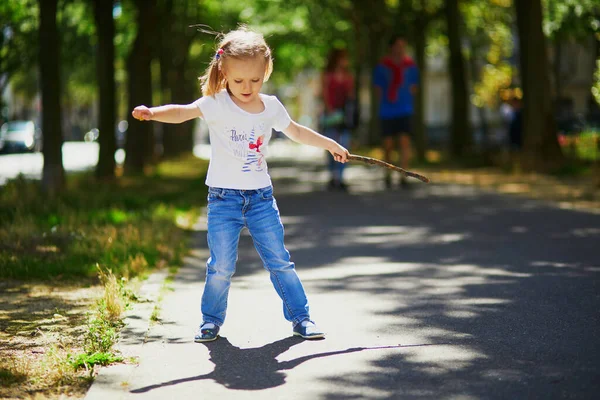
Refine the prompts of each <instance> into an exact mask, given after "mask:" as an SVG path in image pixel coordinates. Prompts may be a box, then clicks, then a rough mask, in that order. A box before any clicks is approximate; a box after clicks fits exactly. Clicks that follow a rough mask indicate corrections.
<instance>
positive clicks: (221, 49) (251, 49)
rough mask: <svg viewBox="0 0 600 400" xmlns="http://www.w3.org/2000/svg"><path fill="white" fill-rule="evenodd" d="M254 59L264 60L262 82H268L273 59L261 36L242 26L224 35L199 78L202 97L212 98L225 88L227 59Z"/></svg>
mask: <svg viewBox="0 0 600 400" xmlns="http://www.w3.org/2000/svg"><path fill="white" fill-rule="evenodd" d="M254 57H263V58H264V60H265V63H266V66H265V77H264V82H266V81H268V80H269V77H270V76H271V72H273V57H272V56H271V49H270V48H269V46H268V45H267V42H265V38H264V37H263V35H261V34H260V33H257V32H254V31H251V30H250V29H248V28H247V27H244V26H242V27H240V28H239V29H236V30H235V31H231V32H229V33H227V34H226V35H224V36H223V39H221V41H220V42H219V45H218V47H217V50H216V51H215V55H214V56H213V59H212V60H211V62H210V64H209V65H208V68H207V69H206V72H205V73H204V75H203V76H201V77H200V78H199V79H200V82H201V84H202V95H204V96H214V95H215V94H217V93H218V92H220V91H221V90H223V89H225V88H226V87H227V81H226V80H225V75H224V74H223V67H224V63H225V62H226V60H227V59H228V58H237V59H244V58H254Z"/></svg>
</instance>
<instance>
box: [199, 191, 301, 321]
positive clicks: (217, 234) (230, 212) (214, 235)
mask: <svg viewBox="0 0 600 400" xmlns="http://www.w3.org/2000/svg"><path fill="white" fill-rule="evenodd" d="M244 227H246V228H248V231H249V232H250V235H251V236H252V240H253V241H254V247H255V248H256V250H257V251H258V254H259V255H260V258H261V259H262V261H263V264H264V267H265V269H266V270H267V271H269V273H270V275H271V282H272V283H273V286H274V287H275V290H276V291H277V294H278V295H279V297H280V298H281V300H282V301H283V315H284V316H285V319H287V320H288V321H290V322H292V323H293V324H294V325H296V324H298V323H300V322H302V321H303V320H305V319H309V313H308V300H307V299H306V294H305V293H304V288H303V287H302V283H301V282H300V278H298V274H296V269H295V268H294V263H293V262H291V261H290V253H289V252H288V251H287V249H286V248H285V246H284V244H283V224H282V223H281V218H280V217H279V209H278V208H277V202H276V201H275V198H274V197H273V188H272V187H266V188H262V189H257V190H234V189H221V188H214V187H211V188H209V190H208V247H209V250H210V258H209V259H208V262H207V263H206V267H207V268H206V284H205V286H204V294H203V295H202V317H203V320H204V322H212V323H213V324H215V325H218V326H221V325H223V323H224V322H225V313H226V311H227V297H228V294H229V287H230V285H231V277H232V276H233V274H234V273H235V264H236V261H237V258H238V257H237V255H238V243H239V239H240V233H241V231H242V229H243V228H244Z"/></svg>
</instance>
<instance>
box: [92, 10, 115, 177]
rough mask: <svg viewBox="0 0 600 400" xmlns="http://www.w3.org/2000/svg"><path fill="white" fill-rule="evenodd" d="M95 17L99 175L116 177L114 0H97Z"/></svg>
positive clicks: (97, 169) (97, 171)
mask: <svg viewBox="0 0 600 400" xmlns="http://www.w3.org/2000/svg"><path fill="white" fill-rule="evenodd" d="M94 19H95V22H96V32H97V33H96V34H97V37H98V47H97V52H96V74H97V76H98V91H99V94H100V100H99V108H100V109H99V113H98V115H99V120H100V121H99V129H100V136H99V138H98V142H99V144H100V152H99V155H98V165H97V166H96V177H97V178H99V179H113V178H114V177H115V166H116V163H115V151H116V150H117V141H116V137H115V120H116V108H115V107H116V100H115V64H114V62H115V46H114V42H113V38H114V34H115V24H114V20H113V1H112V0H94Z"/></svg>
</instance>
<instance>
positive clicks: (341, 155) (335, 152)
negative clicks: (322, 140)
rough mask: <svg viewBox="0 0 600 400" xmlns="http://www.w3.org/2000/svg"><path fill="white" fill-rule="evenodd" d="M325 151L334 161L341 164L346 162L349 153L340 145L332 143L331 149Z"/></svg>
mask: <svg viewBox="0 0 600 400" xmlns="http://www.w3.org/2000/svg"><path fill="white" fill-rule="evenodd" d="M327 150H328V151H329V152H330V153H331V155H332V156H333V159H334V160H335V161H337V162H341V163H342V164H343V163H345V162H347V161H348V154H349V152H348V150H347V149H346V148H345V147H344V146H342V145H340V144H339V143H337V142H333V144H332V145H331V147H330V148H328V149H327Z"/></svg>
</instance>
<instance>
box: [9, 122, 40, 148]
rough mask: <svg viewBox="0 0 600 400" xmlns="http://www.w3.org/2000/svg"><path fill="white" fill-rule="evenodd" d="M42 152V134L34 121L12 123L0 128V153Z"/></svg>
mask: <svg viewBox="0 0 600 400" xmlns="http://www.w3.org/2000/svg"><path fill="white" fill-rule="evenodd" d="M41 150H42V132H41V130H40V129H39V128H37V127H36V125H35V123H34V122H33V121H10V122H6V123H5V124H3V125H2V127H0V152H9V151H41Z"/></svg>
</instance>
